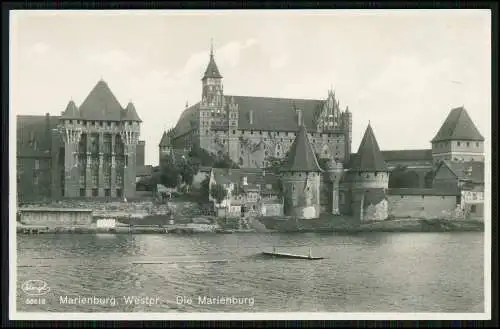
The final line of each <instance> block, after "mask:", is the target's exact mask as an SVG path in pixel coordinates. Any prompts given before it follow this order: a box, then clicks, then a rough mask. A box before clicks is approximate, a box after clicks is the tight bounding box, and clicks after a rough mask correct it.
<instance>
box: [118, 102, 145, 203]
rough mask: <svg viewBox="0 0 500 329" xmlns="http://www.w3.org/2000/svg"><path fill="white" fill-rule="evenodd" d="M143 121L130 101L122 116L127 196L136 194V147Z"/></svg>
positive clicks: (125, 189) (124, 177) (124, 175)
mask: <svg viewBox="0 0 500 329" xmlns="http://www.w3.org/2000/svg"><path fill="white" fill-rule="evenodd" d="M141 122H142V120H141V118H139V115H137V111H136V110H135V106H134V104H132V102H129V103H128V105H127V107H126V108H125V111H124V115H123V117H122V123H121V131H120V136H121V140H122V142H123V144H124V151H125V152H124V167H123V192H124V193H123V194H124V197H125V198H131V197H134V196H135V178H136V171H137V165H136V156H135V154H136V147H137V142H138V141H139V135H140V123H141Z"/></svg>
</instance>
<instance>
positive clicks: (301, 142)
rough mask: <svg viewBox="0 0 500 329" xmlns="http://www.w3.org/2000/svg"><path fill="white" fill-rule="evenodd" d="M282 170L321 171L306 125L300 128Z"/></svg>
mask: <svg viewBox="0 0 500 329" xmlns="http://www.w3.org/2000/svg"><path fill="white" fill-rule="evenodd" d="M281 171H295V172H297V171H302V172H321V171H322V170H321V168H320V166H319V164H318V160H317V159H316V155H315V154H314V150H313V147H312V145H311V142H310V141H309V137H308V135H307V130H306V127H305V126H304V125H301V126H300V130H299V132H298V134H297V137H296V138H295V141H294V142H293V144H292V146H291V147H290V151H289V152H288V157H287V161H286V163H285V164H284V165H283V166H282V169H281Z"/></svg>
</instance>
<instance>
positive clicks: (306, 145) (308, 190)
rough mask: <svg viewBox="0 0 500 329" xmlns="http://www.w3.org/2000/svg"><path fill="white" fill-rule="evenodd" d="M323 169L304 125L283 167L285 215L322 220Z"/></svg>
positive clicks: (282, 180)
mask: <svg viewBox="0 0 500 329" xmlns="http://www.w3.org/2000/svg"><path fill="white" fill-rule="evenodd" d="M321 172H322V170H321V168H320V166H319V164H318V160H317V159H316V155H315V154H314V150H313V147H312V145H311V142H310V141H309V137H308V135H307V130H306V127H305V126H304V125H303V124H302V125H301V126H300V130H299V132H298V133H297V137H296V138H295V141H294V142H293V144H292V146H291V147H290V151H289V153H288V158H287V159H286V162H285V165H284V166H283V167H282V168H281V182H282V186H283V192H284V193H283V194H284V202H285V209H284V210H285V215H287V216H294V217H298V218H318V217H319V214H320V195H319V193H320V192H319V191H320V180H321Z"/></svg>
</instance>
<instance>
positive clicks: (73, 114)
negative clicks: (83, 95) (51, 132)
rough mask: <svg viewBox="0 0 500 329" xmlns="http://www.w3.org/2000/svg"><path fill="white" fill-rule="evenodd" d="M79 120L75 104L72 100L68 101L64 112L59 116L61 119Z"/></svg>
mask: <svg viewBox="0 0 500 329" xmlns="http://www.w3.org/2000/svg"><path fill="white" fill-rule="evenodd" d="M78 118H80V112H79V111H78V108H77V107H76V104H75V102H74V101H73V100H70V101H69V103H68V105H67V106H66V110H64V112H63V114H62V115H61V119H78Z"/></svg>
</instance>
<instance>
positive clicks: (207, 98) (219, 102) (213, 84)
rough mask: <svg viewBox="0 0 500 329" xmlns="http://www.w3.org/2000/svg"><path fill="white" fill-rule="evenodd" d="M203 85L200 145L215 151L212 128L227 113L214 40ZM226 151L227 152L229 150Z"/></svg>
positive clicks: (225, 116) (202, 81)
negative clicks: (216, 61)
mask: <svg viewBox="0 0 500 329" xmlns="http://www.w3.org/2000/svg"><path fill="white" fill-rule="evenodd" d="M201 85H202V93H201V102H200V105H199V138H200V146H201V147H202V148H203V149H206V150H209V151H215V150H214V148H213V145H212V144H213V138H212V137H211V136H212V134H211V130H212V128H213V126H214V125H220V123H221V122H224V121H227V114H226V113H225V102H224V92H223V86H222V75H221V74H220V72H219V68H218V67H217V64H216V63H215V58H214V49H213V42H212V43H211V45H210V57H209V60H208V65H207V68H206V70H205V73H204V74H203V77H202V78H201ZM226 130H227V129H226ZM214 153H215V152H214ZM224 153H227V150H225V152H224Z"/></svg>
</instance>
